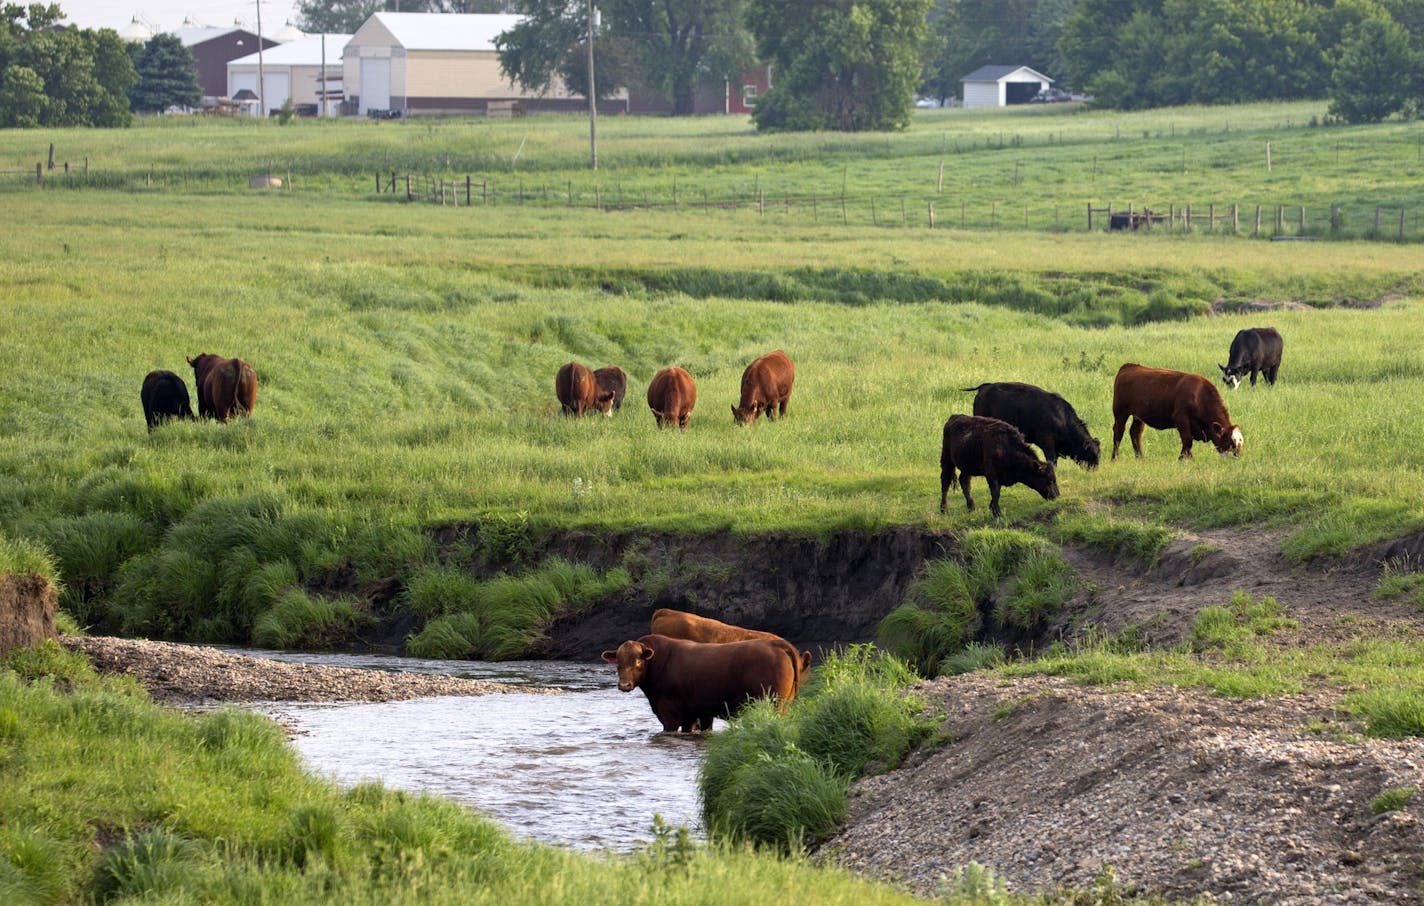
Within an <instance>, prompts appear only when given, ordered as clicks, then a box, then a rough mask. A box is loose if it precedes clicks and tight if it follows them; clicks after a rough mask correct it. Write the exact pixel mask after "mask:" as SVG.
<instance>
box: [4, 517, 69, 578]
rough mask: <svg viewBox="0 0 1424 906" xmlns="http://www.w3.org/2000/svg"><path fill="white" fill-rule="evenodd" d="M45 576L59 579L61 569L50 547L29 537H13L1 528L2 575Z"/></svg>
mask: <svg viewBox="0 0 1424 906" xmlns="http://www.w3.org/2000/svg"><path fill="white" fill-rule="evenodd" d="M6 575H10V576H31V575H38V576H44V577H45V578H46V579H48V580H49V581H50V582H51V583H57V582H58V581H59V570H58V569H56V568H55V564H54V557H53V555H51V554H50V552H49V550H48V548H46V547H45V546H44V545H42V544H39V543H37V542H35V541H31V540H29V539H27V538H12V537H10V536H8V535H6V534H5V532H4V530H3V529H0V576H6Z"/></svg>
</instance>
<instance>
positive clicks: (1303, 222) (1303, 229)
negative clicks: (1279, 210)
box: [1300, 205, 1305, 236]
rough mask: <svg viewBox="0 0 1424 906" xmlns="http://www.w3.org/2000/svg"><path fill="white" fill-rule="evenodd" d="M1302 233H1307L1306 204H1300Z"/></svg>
mask: <svg viewBox="0 0 1424 906" xmlns="http://www.w3.org/2000/svg"><path fill="white" fill-rule="evenodd" d="M1300 234H1301V235H1302V236H1304V235H1305V205H1301V206H1300Z"/></svg>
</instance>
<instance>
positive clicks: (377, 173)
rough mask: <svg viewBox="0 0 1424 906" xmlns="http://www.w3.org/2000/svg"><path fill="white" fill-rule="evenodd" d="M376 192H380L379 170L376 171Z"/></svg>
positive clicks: (378, 193)
mask: <svg viewBox="0 0 1424 906" xmlns="http://www.w3.org/2000/svg"><path fill="white" fill-rule="evenodd" d="M376 194H377V195H380V194H381V171H380V170H377V171H376Z"/></svg>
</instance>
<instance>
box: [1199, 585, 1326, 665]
mask: <svg viewBox="0 0 1424 906" xmlns="http://www.w3.org/2000/svg"><path fill="white" fill-rule="evenodd" d="M1285 614H1286V610H1285V607H1283V606H1282V605H1281V604H1280V602H1278V601H1277V600H1276V599H1275V598H1273V597H1271V596H1270V595H1266V596H1265V597H1262V598H1260V599H1259V600H1255V599H1252V597H1251V596H1250V595H1249V594H1247V593H1246V592H1244V591H1241V590H1239V589H1238V590H1237V591H1236V593H1235V594H1233V595H1232V597H1231V603H1230V604H1229V605H1228V606H1226V607H1206V608H1203V609H1202V611H1201V612H1200V613H1198V614H1197V616H1196V619H1195V620H1194V621H1193V622H1192V632H1191V636H1190V637H1189V642H1190V644H1191V646H1192V648H1193V649H1195V650H1196V651H1206V650H1208V649H1218V650H1221V651H1224V652H1225V653H1226V654H1227V656H1229V657H1233V658H1240V657H1242V656H1244V655H1245V654H1246V653H1248V652H1249V651H1250V650H1251V648H1252V644H1253V643H1252V640H1253V639H1255V638H1256V637H1258V636H1264V635H1270V634H1271V633H1273V632H1275V631H1277V630H1280V629H1298V628H1300V623H1299V622H1297V621H1296V620H1293V619H1291V618H1290V617H1288V616H1286V615H1285Z"/></svg>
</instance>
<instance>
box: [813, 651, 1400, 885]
mask: <svg viewBox="0 0 1424 906" xmlns="http://www.w3.org/2000/svg"><path fill="white" fill-rule="evenodd" d="M923 691H924V693H925V696H926V698H927V699H928V700H929V701H931V702H934V703H936V704H938V705H939V706H940V707H942V708H943V709H944V711H945V712H946V713H947V714H948V715H949V717H948V720H947V721H946V724H945V728H946V729H947V730H948V732H949V733H950V735H951V737H952V741H951V742H950V743H949V744H948V745H947V746H945V747H944V748H942V749H940V750H938V751H935V752H932V753H929V754H927V755H923V756H920V757H919V759H918V760H917V761H916V762H914V763H913V764H910V765H907V766H905V767H903V768H901V769H900V770H898V771H895V772H892V773H890V774H888V775H884V776H881V777H874V778H870V779H867V780H864V781H862V782H861V783H860V784H859V785H858V786H857V788H856V791H855V794H854V798H853V801H852V804H851V814H850V818H849V821H848V824H847V828H846V829H845V831H844V832H843V833H842V834H841V835H840V836H838V837H836V838H834V839H832V840H831V841H830V842H829V843H828V844H827V846H826V847H825V848H824V849H823V850H822V853H823V856H822V858H827V859H830V860H833V861H836V862H839V863H841V864H844V865H846V866H847V867H850V868H852V869H854V870H857V871H865V872H868V873H871V874H874V875H877V876H880V877H884V878H889V879H893V880H896V881H899V882H901V883H904V884H906V885H908V886H909V887H910V888H912V889H914V890H916V891H918V892H921V893H923V894H926V895H932V894H933V893H934V892H935V891H936V888H937V886H938V884H939V883H940V879H941V877H942V876H943V875H946V874H950V873H952V872H953V871H954V870H955V868H956V867H958V866H961V865H964V864H967V863H969V862H971V861H972V862H978V863H979V864H981V865H984V866H987V867H989V868H991V869H993V870H994V871H995V872H996V873H997V874H999V875H1001V876H1002V877H1003V878H1004V879H1005V880H1006V881H1007V883H1008V884H1009V887H1010V889H1011V890H1015V891H1020V892H1037V891H1049V890H1053V889H1055V888H1058V887H1067V888H1077V889H1085V888H1090V887H1091V886H1092V885H1093V882H1094V878H1095V877H1096V876H1097V875H1098V873H1099V871H1101V870H1102V868H1103V866H1105V865H1107V866H1111V868H1112V869H1113V872H1114V874H1115V876H1116V879H1117V883H1118V884H1119V885H1120V886H1121V887H1123V888H1126V889H1128V890H1135V891H1138V892H1142V893H1147V894H1161V895H1164V896H1167V897H1169V898H1174V899H1175V898H1192V897H1203V898H1206V899H1209V900H1235V901H1244V902H1270V903H1285V904H1302V906H1303V904H1307V903H1310V904H1313V903H1322V902H1328V903H1418V902H1420V900H1421V898H1420V888H1419V880H1418V879H1419V871H1420V864H1421V853H1424V831H1421V824H1420V820H1421V819H1422V818H1424V803H1422V802H1421V800H1420V798H1419V797H1418V796H1416V797H1414V799H1412V800H1411V801H1410V802H1409V803H1407V804H1406V805H1405V807H1404V808H1402V809H1400V810H1398V811H1391V812H1386V813H1384V814H1381V815H1375V814H1373V813H1372V809H1371V801H1372V800H1373V799H1375V798H1376V797H1378V796H1379V795H1380V794H1381V793H1382V792H1384V791H1386V790H1389V789H1395V788H1398V787H1402V786H1409V785H1413V786H1416V787H1421V788H1424V740H1420V739H1410V740H1404V741H1397V742H1396V741H1380V740H1361V739H1358V738H1354V737H1353V736H1352V733H1353V731H1354V730H1355V729H1357V728H1354V727H1352V726H1350V725H1349V723H1348V721H1347V720H1346V719H1345V718H1344V716H1343V715H1342V714H1341V713H1340V712H1339V711H1337V710H1336V709H1335V707H1334V704H1335V702H1334V701H1333V700H1332V699H1331V698H1330V697H1329V696H1327V695H1298V696H1291V697H1286V698H1279V699H1271V700H1252V701H1239V700H1227V699H1220V698H1214V697H1212V696H1210V695H1208V694H1205V693H1199V692H1191V691H1181V690H1175V689H1152V690H1149V691H1145V692H1131V693H1127V692H1122V691H1116V692H1114V691H1106V690H1103V689H1101V688H1096V687H1079V686H1072V685H1069V684H1067V683H1065V682H1063V681H1061V680H1057V679H1052V678H1027V679H1019V680H1014V681H1012V682H1008V683H1003V684H1000V683H998V682H997V681H995V680H993V679H992V678H988V677H983V676H974V675H970V676H965V677H957V678H946V679H940V680H936V681H934V682H932V683H929V684H927V685H926V686H925V687H924V689H923ZM1344 740H1348V741H1344Z"/></svg>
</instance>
